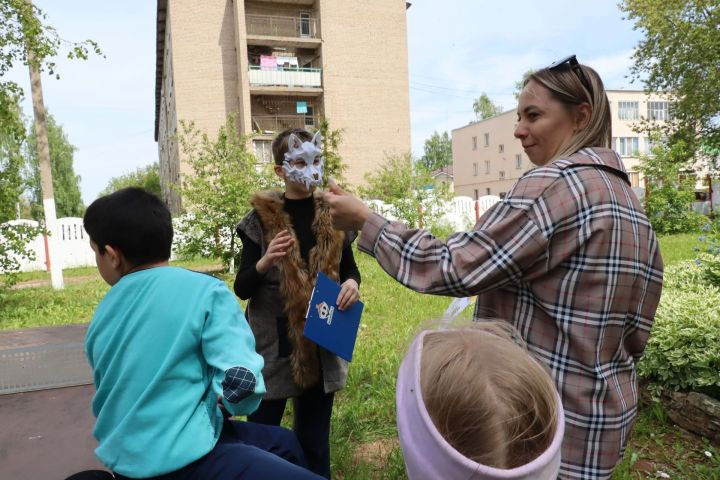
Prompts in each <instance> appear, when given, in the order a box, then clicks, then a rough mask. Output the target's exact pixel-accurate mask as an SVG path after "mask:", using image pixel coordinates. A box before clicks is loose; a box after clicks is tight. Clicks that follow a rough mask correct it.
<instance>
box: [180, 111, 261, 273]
mask: <svg viewBox="0 0 720 480" xmlns="http://www.w3.org/2000/svg"><path fill="white" fill-rule="evenodd" d="M180 128H181V133H180V135H179V136H178V141H179V144H180V148H181V149H182V152H183V154H184V156H185V158H186V159H187V162H188V164H189V165H190V166H191V167H192V169H193V174H190V175H184V176H183V178H182V185H180V186H179V187H178V188H179V190H180V193H181V194H182V197H183V205H184V206H185V208H187V210H188V213H187V214H186V215H184V216H183V218H181V219H180V221H179V222H178V225H177V228H176V231H177V237H176V239H177V244H178V253H180V254H181V255H184V256H211V257H215V258H220V259H221V260H222V262H223V265H224V266H225V267H226V268H227V269H228V271H229V272H230V273H233V271H234V266H235V257H236V256H237V254H238V245H237V238H236V232H235V226H236V225H237V223H238V222H239V221H240V219H241V218H242V217H244V216H245V215H246V214H247V213H248V212H249V211H250V208H251V206H250V197H251V195H252V194H253V193H254V192H255V191H257V190H259V189H263V188H267V187H268V186H270V185H272V184H273V178H274V174H273V173H271V172H272V170H271V169H270V167H271V165H266V166H261V165H259V164H258V163H257V159H256V158H255V155H253V154H252V153H251V152H249V151H248V150H247V144H248V141H247V138H245V137H242V136H240V135H239V134H238V131H237V125H236V122H235V117H234V116H233V115H230V116H229V117H228V118H227V120H226V123H225V125H224V126H222V127H221V128H220V131H219V132H218V134H217V137H215V138H211V137H210V136H209V135H208V134H207V133H203V132H201V131H200V130H199V129H198V128H197V127H196V126H195V124H194V123H193V122H190V123H187V122H184V121H181V122H180Z"/></svg>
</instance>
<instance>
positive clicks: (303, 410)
mask: <svg viewBox="0 0 720 480" xmlns="http://www.w3.org/2000/svg"><path fill="white" fill-rule="evenodd" d="M334 397H335V394H334V393H325V392H324V390H323V385H322V382H320V384H318V385H317V386H316V387H313V388H311V389H309V390H307V391H305V392H304V393H303V394H302V395H300V396H298V397H293V399H292V401H293V410H294V415H293V430H294V431H295V435H297V439H298V441H299V442H300V445H301V446H302V449H303V452H305V458H306V459H307V466H308V468H309V469H310V471H312V472H315V473H317V474H318V475H322V476H323V477H325V478H330V417H331V416H332V407H333V399H334ZM286 402H287V400H286V399H279V400H263V401H262V402H260V407H258V409H257V410H256V411H255V412H254V413H253V414H251V415H249V416H248V421H250V422H255V423H262V424H265V425H280V421H281V420H282V417H283V414H284V413H285V403H286Z"/></svg>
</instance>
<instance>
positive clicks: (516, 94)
mask: <svg viewBox="0 0 720 480" xmlns="http://www.w3.org/2000/svg"><path fill="white" fill-rule="evenodd" d="M533 73H535V70H532V69H531V70H526V71H525V73H523V75H522V78H521V79H520V80H518V81H517V82H515V91H514V92H513V96H514V97H515V100H518V101H519V100H520V92H522V89H523V86H524V85H525V80H526V79H527V78H528V77H529V76H530V75H532V74H533Z"/></svg>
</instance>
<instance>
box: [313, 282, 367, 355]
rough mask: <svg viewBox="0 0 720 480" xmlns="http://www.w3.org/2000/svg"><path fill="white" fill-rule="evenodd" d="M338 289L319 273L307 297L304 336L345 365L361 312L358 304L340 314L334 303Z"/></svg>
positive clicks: (353, 345) (355, 335)
mask: <svg viewBox="0 0 720 480" xmlns="http://www.w3.org/2000/svg"><path fill="white" fill-rule="evenodd" d="M339 294H340V285H338V284H337V283H335V282H334V281H332V280H331V279H330V277H328V276H327V275H325V274H324V273H322V272H320V273H318V275H317V281H316V282H315V288H314V289H313V293H312V296H311V297H310V304H309V305H308V311H307V315H305V318H306V320H305V330H304V331H303V335H305V337H306V338H307V339H309V340H312V341H313V342H315V343H317V344H318V345H320V346H321V347H323V348H325V349H326V350H330V351H331V352H333V353H334V354H335V355H337V356H338V357H340V358H344V359H345V360H347V361H348V362H350V361H352V354H353V350H354V349H355V340H356V339H357V332H358V328H359V327H360V315H362V311H363V303H362V302H361V301H359V300H358V301H357V302H355V304H354V305H353V306H352V307H350V308H348V309H347V310H344V311H340V310H338V308H337V304H336V303H335V301H336V300H337V297H338V295H339Z"/></svg>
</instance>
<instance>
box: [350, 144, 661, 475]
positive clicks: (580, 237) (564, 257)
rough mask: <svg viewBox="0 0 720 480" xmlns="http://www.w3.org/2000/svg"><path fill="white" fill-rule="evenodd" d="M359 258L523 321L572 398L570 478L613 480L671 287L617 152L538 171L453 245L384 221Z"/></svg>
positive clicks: (526, 334)
mask: <svg viewBox="0 0 720 480" xmlns="http://www.w3.org/2000/svg"><path fill="white" fill-rule="evenodd" d="M359 248H360V249H361V250H363V251H364V252H366V253H369V254H370V255H372V256H374V257H375V258H376V259H377V261H378V263H379V264H380V265H381V266H382V267H383V268H384V269H385V271H387V272H388V273H389V274H390V275H391V276H393V277H394V278H395V279H396V280H398V281H399V282H400V283H402V284H403V285H406V286H408V287H409V288H411V289H413V290H417V291H419V292H426V293H432V294H438V295H450V296H456V297H460V296H471V295H477V303H476V307H475V313H474V317H475V319H476V320H479V319H482V318H488V317H497V318H502V319H506V320H509V321H512V322H513V323H514V325H515V327H516V328H517V329H518V330H519V332H520V334H521V335H522V337H523V338H524V339H525V341H526V342H527V344H528V348H529V349H530V350H531V352H533V353H534V354H535V355H536V356H537V357H538V358H539V359H541V360H542V361H544V362H545V364H546V365H547V366H548V367H549V368H550V371H551V374H552V376H553V378H554V380H555V384H556V385H557V388H558V390H559V391H560V393H561V396H562V399H563V406H564V408H565V416H566V419H565V421H566V427H565V428H566V431H565V438H564V441H563V447H562V448H563V449H562V467H561V470H560V477H561V478H573V479H601V478H609V477H610V476H611V474H612V470H613V468H614V467H615V465H616V463H617V462H618V461H619V460H620V459H621V458H622V455H623V453H624V449H625V444H626V442H627V439H628V436H629V434H630V431H631V428H632V425H633V421H634V418H635V415H636V413H637V401H638V392H637V379H636V372H635V364H636V362H637V361H638V359H639V358H640V356H641V355H642V353H643V350H644V349H645V344H646V342H647V339H648V335H649V333H650V327H651V326H652V322H653V318H654V315H655V310H656V308H657V305H658V302H659V300H660V291H661V288H662V269H663V267H662V259H661V257H660V251H659V248H658V242H657V239H656V238H655V234H654V232H653V230H652V228H651V226H650V223H649V222H648V219H647V217H646V216H645V214H644V213H643V209H642V207H641V206H640V203H639V201H638V199H637V197H636V196H635V194H634V193H633V192H632V190H631V189H630V184H629V182H628V180H627V173H626V172H625V169H624V168H623V165H622V162H621V161H620V158H619V157H618V155H617V154H616V153H615V152H613V151H612V150H608V149H601V148H594V149H583V150H581V151H579V152H578V153H576V154H573V155H571V156H570V157H569V158H567V159H559V160H557V161H555V162H553V163H551V164H549V165H546V166H542V167H537V168H534V169H532V170H530V171H528V172H526V173H525V174H524V175H523V176H522V177H521V178H520V179H519V180H518V181H517V183H516V184H515V185H514V186H513V188H512V189H511V191H510V192H509V193H508V195H507V197H505V199H503V200H502V201H501V202H499V203H497V204H496V205H494V206H493V207H492V208H491V209H489V210H488V211H487V212H485V214H484V215H483V216H482V217H481V218H480V219H479V221H478V223H477V225H476V226H475V228H474V230H472V231H470V232H463V233H456V234H453V235H452V236H450V238H449V239H448V241H447V243H443V242H441V241H439V240H437V239H435V238H434V237H433V236H432V235H430V234H429V233H428V232H426V231H424V230H412V229H407V228H406V227H405V226H404V225H402V224H401V223H397V222H389V221H387V220H386V219H384V218H383V217H381V216H379V215H377V214H372V215H371V216H370V218H369V219H368V220H367V222H366V223H365V225H364V227H363V230H362V235H361V237H360V242H359Z"/></svg>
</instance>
